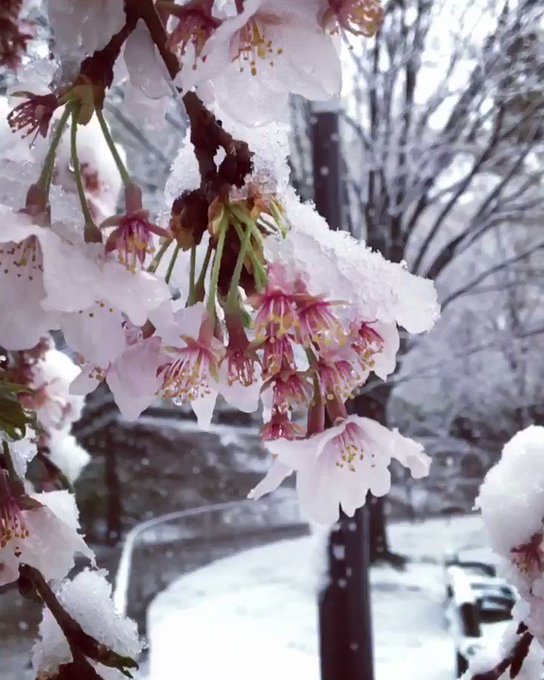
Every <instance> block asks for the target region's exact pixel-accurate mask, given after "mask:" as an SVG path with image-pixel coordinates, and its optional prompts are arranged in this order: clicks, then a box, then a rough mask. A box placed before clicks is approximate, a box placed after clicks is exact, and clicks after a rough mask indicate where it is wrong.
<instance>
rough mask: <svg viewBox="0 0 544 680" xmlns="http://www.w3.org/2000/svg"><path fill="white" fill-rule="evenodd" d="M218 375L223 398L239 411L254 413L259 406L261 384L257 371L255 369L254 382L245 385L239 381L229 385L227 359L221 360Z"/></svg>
mask: <svg viewBox="0 0 544 680" xmlns="http://www.w3.org/2000/svg"><path fill="white" fill-rule="evenodd" d="M256 369H257V367H256ZM219 377H220V381H219V392H220V394H221V396H222V397H223V399H224V400H225V401H226V402H227V403H228V404H230V405H231V406H233V407H234V408H236V409H238V410H239V411H243V412H244V413H255V411H256V410H257V409H258V408H259V397H260V394H261V387H262V384H263V381H262V379H261V377H260V375H259V372H258V371H257V370H256V375H255V382H253V383H251V385H247V386H246V385H242V384H241V383H239V382H234V383H233V384H232V385H229V381H228V364H227V361H223V363H222V364H221V367H220V369H219Z"/></svg>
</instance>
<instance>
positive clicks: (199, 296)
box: [187, 243, 213, 306]
mask: <svg viewBox="0 0 544 680" xmlns="http://www.w3.org/2000/svg"><path fill="white" fill-rule="evenodd" d="M212 251H213V248H212V246H211V243H209V244H208V250H207V251H206V255H205V256H204V262H203V263H202V269H201V270H200V274H199V276H198V279H197V281H196V283H195V285H194V286H193V289H192V290H190V291H189V297H188V298H187V305H188V306H190V305H194V304H195V302H199V301H202V300H203V299H204V294H205V290H204V282H205V280H206V274H207V272H208V266H209V264H210V260H211V257H212ZM195 257H196V253H195ZM195 264H196V263H195Z"/></svg>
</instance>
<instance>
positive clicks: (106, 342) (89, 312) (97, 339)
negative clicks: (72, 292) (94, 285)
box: [60, 302, 126, 366]
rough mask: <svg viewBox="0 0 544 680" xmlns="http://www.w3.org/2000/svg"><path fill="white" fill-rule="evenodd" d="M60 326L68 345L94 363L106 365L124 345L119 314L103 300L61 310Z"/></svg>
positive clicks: (123, 333) (121, 316) (118, 354)
mask: <svg viewBox="0 0 544 680" xmlns="http://www.w3.org/2000/svg"><path fill="white" fill-rule="evenodd" d="M60 326H61V329H62V332H63V333H64V337H65V339H66V342H67V343H68V345H69V346H70V348H71V349H73V350H75V351H76V352H77V353H78V354H81V355H82V356H83V357H84V359H85V361H88V362H91V363H93V364H97V365H98V366H107V365H108V364H109V363H110V362H111V361H114V360H115V359H116V358H117V357H118V356H120V355H121V354H122V352H123V350H124V349H125V346H126V341H125V332H124V330H123V315H122V314H121V312H119V311H118V310H116V309H114V308H113V307H110V306H109V305H108V304H106V303H104V302H101V303H95V304H94V305H92V306H91V307H87V309H85V310H82V311H78V312H74V313H71V314H63V315H62V316H61V321H60Z"/></svg>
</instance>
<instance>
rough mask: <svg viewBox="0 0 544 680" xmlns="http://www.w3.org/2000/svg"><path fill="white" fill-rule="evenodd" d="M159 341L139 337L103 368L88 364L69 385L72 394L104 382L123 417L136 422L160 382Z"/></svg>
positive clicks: (90, 388) (90, 389) (80, 392)
mask: <svg viewBox="0 0 544 680" xmlns="http://www.w3.org/2000/svg"><path fill="white" fill-rule="evenodd" d="M161 347H162V344H161V339H160V338H158V337H154V336H153V337H150V338H143V339H142V338H139V339H137V340H136V341H134V342H132V343H127V345H126V348H125V349H124V351H123V352H121V353H120V355H119V356H118V357H116V358H115V359H114V360H113V361H112V362H111V363H109V364H106V365H105V366H97V365H96V364H87V365H85V366H84V367H83V370H82V371H81V373H80V374H79V375H78V376H77V377H76V378H75V379H74V381H73V382H72V384H71V386H70V391H71V393H72V394H89V393H90V392H92V391H93V390H95V389H96V387H97V386H98V385H99V384H100V383H101V382H102V381H106V383H107V384H108V387H109V388H110V390H111V392H112V394H113V398H114V399H115V403H116V404H117V406H118V407H119V410H120V411H121V413H122V415H123V417H124V418H126V419H127V420H136V418H138V416H139V415H140V414H141V413H142V411H144V410H145V409H146V408H147V407H148V406H149V405H150V403H151V402H152V400H153V398H154V396H155V394H156V393H157V391H158V390H159V387H160V385H161V381H160V379H159V376H158V374H159V369H160V366H161V361H162V355H161Z"/></svg>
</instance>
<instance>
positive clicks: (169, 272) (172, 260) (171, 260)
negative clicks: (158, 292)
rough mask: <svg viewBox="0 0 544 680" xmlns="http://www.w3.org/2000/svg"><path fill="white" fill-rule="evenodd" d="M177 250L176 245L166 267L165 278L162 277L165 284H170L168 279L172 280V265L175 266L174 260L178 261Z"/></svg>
mask: <svg viewBox="0 0 544 680" xmlns="http://www.w3.org/2000/svg"><path fill="white" fill-rule="evenodd" d="M179 250H180V248H179V246H178V245H177V244H176V247H175V248H174V253H173V254H172V257H171V258H170V264H169V265H168V269H167V270H166V276H165V277H164V280H165V281H166V283H170V279H171V278H172V272H173V271H174V265H175V264H176V260H177V259H178V255H179Z"/></svg>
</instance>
